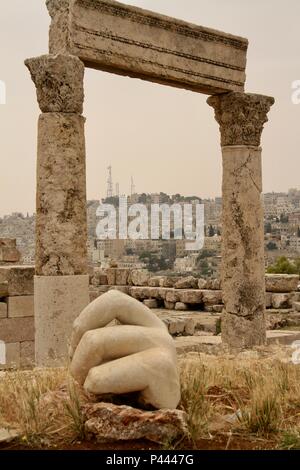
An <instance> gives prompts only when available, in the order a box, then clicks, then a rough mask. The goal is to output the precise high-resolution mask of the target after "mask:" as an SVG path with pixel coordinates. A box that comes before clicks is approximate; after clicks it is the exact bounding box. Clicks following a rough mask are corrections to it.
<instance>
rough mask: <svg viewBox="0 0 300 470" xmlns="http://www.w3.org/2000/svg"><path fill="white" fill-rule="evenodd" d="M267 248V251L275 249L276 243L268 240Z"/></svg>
mask: <svg viewBox="0 0 300 470" xmlns="http://www.w3.org/2000/svg"><path fill="white" fill-rule="evenodd" d="M267 250H269V251H273V250H277V245H276V243H274V242H269V243H268V244H267Z"/></svg>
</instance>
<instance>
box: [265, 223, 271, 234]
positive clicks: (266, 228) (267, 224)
mask: <svg viewBox="0 0 300 470" xmlns="http://www.w3.org/2000/svg"><path fill="white" fill-rule="evenodd" d="M265 233H272V225H271V224H270V222H267V223H266V224H265Z"/></svg>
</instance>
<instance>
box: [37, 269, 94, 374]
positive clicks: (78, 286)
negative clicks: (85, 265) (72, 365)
mask: <svg viewBox="0 0 300 470" xmlns="http://www.w3.org/2000/svg"><path fill="white" fill-rule="evenodd" d="M34 293H35V295H34V310H35V360H36V365H37V366H56V365H57V366H58V365H61V364H62V363H63V362H66V361H67V359H68V346H69V338H70V335H71V330H72V324H73V321H74V320H75V318H76V317H77V316H78V315H79V314H80V312H81V311H82V310H83V309H84V308H85V307H86V306H87V305H88V304H89V276H88V275H82V276H35V278H34Z"/></svg>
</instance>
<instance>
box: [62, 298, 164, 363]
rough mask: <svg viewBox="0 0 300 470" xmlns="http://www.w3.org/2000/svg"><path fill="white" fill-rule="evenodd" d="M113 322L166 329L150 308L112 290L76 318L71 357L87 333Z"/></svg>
mask: <svg viewBox="0 0 300 470" xmlns="http://www.w3.org/2000/svg"><path fill="white" fill-rule="evenodd" d="M113 320H118V321H119V322H120V323H122V324H125V325H126V324H127V325H139V326H146V327H153V328H161V329H165V325H164V324H163V323H162V322H161V321H160V319H159V318H158V317H157V316H156V315H153V313H152V312H151V310H150V309H149V308H148V307H146V306H145V305H143V304H141V303H140V302H139V301H138V300H136V299H133V298H132V297H129V296H128V295H126V294H123V293H122V292H119V291H116V290H111V291H109V292H107V293H105V294H103V295H101V297H99V298H97V299H96V300H94V301H93V302H92V303H90V304H89V305H88V306H87V307H86V308H85V309H84V310H83V311H82V312H81V314H80V315H79V317H77V318H76V320H75V322H74V324H73V334H72V338H71V346H70V356H71V357H72V356H73V354H74V351H75V349H76V347H77V345H78V343H79V341H80V339H81V337H82V336H83V334H84V333H85V332H86V331H89V330H94V329H97V328H102V327H104V326H106V325H108V324H109V323H110V322H111V321H113Z"/></svg>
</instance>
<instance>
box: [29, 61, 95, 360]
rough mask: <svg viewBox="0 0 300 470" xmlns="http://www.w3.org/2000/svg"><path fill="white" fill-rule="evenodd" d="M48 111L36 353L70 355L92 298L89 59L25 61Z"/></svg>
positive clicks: (43, 137)
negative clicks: (86, 113) (86, 103)
mask: <svg viewBox="0 0 300 470" xmlns="http://www.w3.org/2000/svg"><path fill="white" fill-rule="evenodd" d="M25 64H26V66H27V67H28V69H29V71H30V73H31V77H32V80H33V81H34V83H35V85H36V88H37V99H38V103H39V106H40V109H41V111H42V114H41V116H40V118H39V125H38V155H37V200H36V263H35V265H36V275H37V277H36V279H35V292H34V293H35V349H36V351H35V353H36V362H37V365H39V366H42V365H47V366H48V365H51V364H54V363H55V364H58V363H59V361H64V360H67V349H68V339H69V336H70V333H71V327H72V323H73V321H74V319H75V318H76V316H77V315H79V313H80V312H81V310H82V309H83V308H84V307H86V305H87V304H88V303H89V293H88V276H87V274H88V264H87V214H86V169H85V138H84V122H85V119H84V118H83V117H82V115H81V113H82V109H83V99H84V92H83V78H84V64H83V63H82V62H81V61H80V60H79V59H78V57H74V56H72V55H69V54H57V55H43V56H40V57H37V58H34V59H28V60H27V61H26V62H25Z"/></svg>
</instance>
